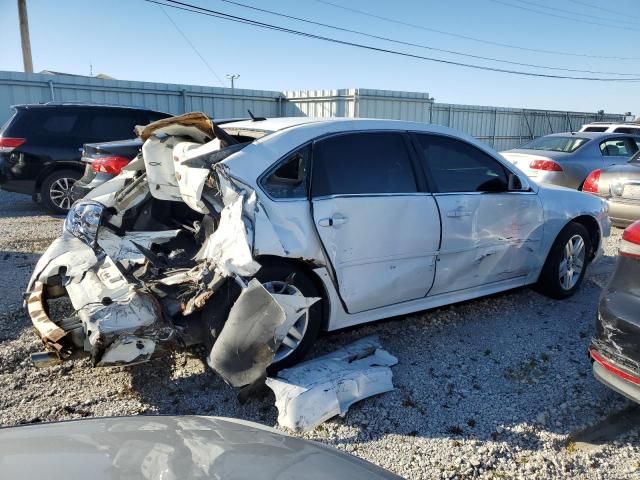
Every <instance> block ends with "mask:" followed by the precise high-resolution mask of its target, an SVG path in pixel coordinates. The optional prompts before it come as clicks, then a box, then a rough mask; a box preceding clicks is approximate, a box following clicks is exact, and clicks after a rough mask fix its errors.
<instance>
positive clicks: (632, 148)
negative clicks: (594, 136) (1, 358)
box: [600, 138, 637, 157]
mask: <svg viewBox="0 0 640 480" xmlns="http://www.w3.org/2000/svg"><path fill="white" fill-rule="evenodd" d="M636 149H637V147H636V145H635V143H633V144H632V142H631V140H630V139H627V138H611V139H609V140H605V141H604V142H600V152H602V155H604V156H605V157H629V156H631V155H633V154H634V153H635V152H636Z"/></svg>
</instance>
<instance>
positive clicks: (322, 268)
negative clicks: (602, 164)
mask: <svg viewBox="0 0 640 480" xmlns="http://www.w3.org/2000/svg"><path fill="white" fill-rule="evenodd" d="M141 138H142V139H143V140H144V141H145V143H144V146H143V149H142V156H140V157H139V158H137V159H136V160H134V161H133V162H132V163H131V164H130V165H129V166H127V167H126V168H125V170H124V171H123V173H122V174H120V175H119V176H118V177H116V178H114V179H113V180H111V181H109V182H107V183H106V184H104V185H102V186H100V187H98V188H97V189H96V190H94V191H92V192H91V193H90V194H89V195H88V197H87V198H85V199H83V200H82V201H80V202H78V203H76V204H75V206H74V207H73V208H72V210H71V212H70V213H69V216H68V218H67V221H66V224H65V232H64V233H63V235H62V237H60V238H59V239H58V240H56V242H54V244H53V245H52V246H51V247H50V248H49V249H48V250H47V252H46V253H45V254H44V256H43V257H42V258H41V260H40V261H39V262H38V265H37V266H36V269H35V271H34V273H33V276H32V279H31V282H30V284H29V287H28V297H27V306H28V309H29V314H30V316H31V319H32V321H33V323H34V326H35V327H36V330H37V331H38V333H39V334H40V336H41V337H42V339H43V340H44V342H45V344H46V346H47V348H48V350H49V353H46V354H41V355H40V356H36V359H37V360H38V361H39V362H40V363H43V362H44V363H46V361H56V360H57V358H64V357H65V356H66V355H68V352H70V351H72V350H74V349H76V350H77V349H81V350H82V349H84V350H86V351H88V352H89V353H90V354H91V356H92V357H93V359H94V361H95V363H96V364H97V365H121V364H129V363H135V362H139V361H144V360H147V359H148V358H149V357H150V356H151V355H152V354H153V353H154V351H155V350H156V347H159V346H165V347H166V346H172V345H176V344H177V345H184V344H190V343H204V344H206V345H208V346H209V347H210V348H211V353H210V354H209V357H208V363H209V365H210V366H211V367H212V368H214V369H215V370H216V371H217V372H218V373H220V374H221V375H222V376H223V378H225V380H227V381H228V382H229V383H230V384H232V385H234V386H242V385H247V384H249V383H251V382H253V381H255V380H256V379H258V378H260V376H261V375H264V371H265V369H266V367H267V366H268V365H269V364H271V363H272V362H273V363H274V367H275V368H282V367H284V366H289V365H291V364H293V363H295V362H297V361H298V360H300V359H301V358H302V356H303V355H304V354H305V353H306V352H307V351H308V350H309V348H310V346H311V345H312V343H313V342H314V340H315V338H316V336H317V335H318V333H319V332H320V331H321V330H336V329H341V328H344V327H348V326H352V325H357V324H362V323H366V322H371V321H374V320H378V319H381V318H386V317H392V316H397V315H402V314H407V313H411V312H416V311H420V310H425V309H430V308H434V307H438V306H441V305H447V304H451V303H455V302H460V301H464V300H468V299H472V298H477V297H481V296H484V295H489V294H493V293H496V292H500V291H503V290H508V289H512V288H516V287H521V286H524V285H531V284H537V285H538V286H539V287H540V289H541V290H543V291H544V292H546V293H547V294H549V295H550V296H552V297H554V298H564V297H568V296H570V295H571V294H573V293H574V292H575V291H576V289H577V288H578V287H579V286H580V283H581V281H582V279H583V278H584V275H585V271H586V268H587V265H588V264H589V262H590V261H592V260H593V259H594V258H595V257H596V256H597V254H598V252H599V251H600V249H601V246H602V238H603V236H607V235H608V234H609V229H610V225H609V219H608V217H607V210H606V203H605V202H604V201H603V200H601V199H599V198H597V197H595V196H593V195H587V194H584V193H581V192H577V191H570V190H567V189H561V188H553V187H550V188H547V187H542V186H538V185H536V184H535V183H533V182H531V181H530V180H529V179H528V178H527V176H526V175H524V174H523V173H522V172H521V171H520V170H518V169H517V168H516V167H514V166H513V165H512V164H510V163H509V162H507V161H505V160H504V159H503V158H502V157H501V156H500V155H499V154H497V153H496V152H495V151H493V150H491V149H490V148H488V147H487V146H485V145H483V144H481V143H479V142H478V141H476V140H474V139H473V138H471V137H469V136H467V135H463V134H461V133H459V132H456V131H454V130H451V129H448V128H444V127H439V126H435V125H427V124H423V123H408V122H400V121H387V120H364V119H359V120H350V119H313V118H299V117H296V118H274V119H268V120H267V119H254V120H252V121H241V122H233V123H228V124H225V125H224V126H223V127H217V126H216V125H212V124H211V122H210V120H208V119H207V118H206V117H205V116H204V115H202V114H188V115H185V116H181V117H175V118H173V119H168V120H163V121H159V122H156V123H154V124H151V125H149V126H147V127H146V128H145V130H144V131H143V132H142V133H141ZM64 295H68V296H69V297H70V300H71V302H72V304H73V307H74V309H75V310H76V314H75V316H74V317H72V318H67V319H51V318H49V317H48V315H47V313H46V312H47V309H46V307H45V303H46V301H47V298H51V297H57V296H64ZM43 355H44V357H43ZM43 358H44V359H45V360H43Z"/></svg>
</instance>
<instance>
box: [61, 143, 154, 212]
mask: <svg viewBox="0 0 640 480" xmlns="http://www.w3.org/2000/svg"><path fill="white" fill-rule="evenodd" d="M141 148H142V141H141V140H140V139H139V138H133V139H128V140H116V141H113V142H102V143H86V144H84V146H83V147H82V153H81V157H80V161H81V162H82V163H83V164H84V166H85V167H84V175H83V176H82V177H80V178H79V179H78V180H76V182H75V183H74V184H73V187H72V189H71V199H72V201H74V202H75V201H76V200H79V199H80V198H82V197H84V196H85V195H86V194H87V193H89V192H90V191H91V190H93V189H94V188H96V187H97V186H98V185H102V184H103V183H104V182H106V181H108V180H111V179H112V178H113V177H115V176H117V175H119V174H120V172H121V171H122V169H123V168H124V167H126V166H127V165H128V164H129V162H130V161H131V160H133V159H134V158H135V157H136V155H138V154H139V153H140V149H141Z"/></svg>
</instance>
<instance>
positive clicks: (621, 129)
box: [614, 127, 640, 135]
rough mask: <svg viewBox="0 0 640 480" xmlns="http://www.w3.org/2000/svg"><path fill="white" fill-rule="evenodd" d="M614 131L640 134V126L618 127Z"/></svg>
mask: <svg viewBox="0 0 640 480" xmlns="http://www.w3.org/2000/svg"><path fill="white" fill-rule="evenodd" d="M614 133H630V134H631V135H640V128H633V127H618V128H616V129H615V130H614Z"/></svg>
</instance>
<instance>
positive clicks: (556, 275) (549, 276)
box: [536, 222, 591, 299]
mask: <svg viewBox="0 0 640 480" xmlns="http://www.w3.org/2000/svg"><path fill="white" fill-rule="evenodd" d="M576 236H579V237H581V239H582V242H583V243H584V246H583V250H584V260H583V263H582V268H581V270H580V272H579V274H578V278H577V280H575V283H573V281H572V280H570V281H569V282H567V283H564V282H563V281H561V277H560V268H561V264H562V263H563V261H564V260H565V248H566V246H567V244H568V242H569V240H570V239H573V238H576ZM590 257H591V237H590V236H589V232H588V231H587V229H586V228H585V227H584V225H581V224H579V223H576V222H571V223H569V224H568V225H567V226H565V227H564V228H563V229H562V230H561V231H560V233H559V234H558V236H557V237H556V240H555V242H554V243H553V245H552V246H551V250H550V251H549V255H547V260H546V261H545V264H544V267H543V268H542V272H541V273H540V278H539V279H538V283H537V284H536V288H537V290H538V291H540V292H541V293H543V294H545V295H547V296H548V297H551V298H556V299H563V298H568V297H570V296H571V295H573V294H574V293H575V292H576V291H577V290H578V288H580V285H581V284H582V281H583V280H584V276H585V274H586V272H587V267H588V265H589V259H590ZM574 261H575V260H573V259H572V260H571V262H570V263H571V264H574ZM564 278H565V279H566V277H564Z"/></svg>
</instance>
